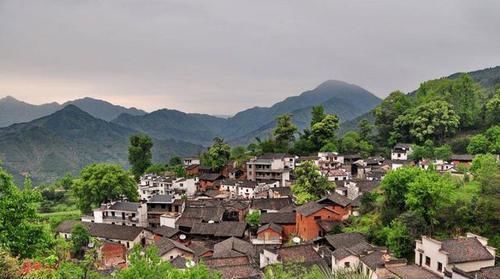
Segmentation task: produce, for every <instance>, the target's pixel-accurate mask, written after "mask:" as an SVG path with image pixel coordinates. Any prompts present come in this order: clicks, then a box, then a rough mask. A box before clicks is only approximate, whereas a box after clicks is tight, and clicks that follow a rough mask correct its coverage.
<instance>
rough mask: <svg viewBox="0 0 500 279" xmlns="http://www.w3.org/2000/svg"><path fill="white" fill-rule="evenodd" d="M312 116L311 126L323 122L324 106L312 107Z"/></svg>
mask: <svg viewBox="0 0 500 279" xmlns="http://www.w3.org/2000/svg"><path fill="white" fill-rule="evenodd" d="M311 115H312V117H311V125H310V126H311V127H312V126H314V124H316V123H319V122H321V121H322V120H323V119H324V118H325V116H326V114H325V109H324V108H323V106H315V107H312V110H311Z"/></svg>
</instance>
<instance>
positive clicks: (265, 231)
mask: <svg viewBox="0 0 500 279" xmlns="http://www.w3.org/2000/svg"><path fill="white" fill-rule="evenodd" d="M282 235H283V227H282V226H280V225H278V224H275V223H267V224H265V225H262V226H260V227H259V229H258V230H257V237H255V238H252V239H251V241H252V244H254V245H281V243H282V240H283V236H282Z"/></svg>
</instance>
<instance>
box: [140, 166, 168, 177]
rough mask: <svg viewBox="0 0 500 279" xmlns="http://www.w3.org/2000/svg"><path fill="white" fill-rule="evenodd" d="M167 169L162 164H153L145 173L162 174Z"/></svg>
mask: <svg viewBox="0 0 500 279" xmlns="http://www.w3.org/2000/svg"><path fill="white" fill-rule="evenodd" d="M166 170H167V167H166V166H165V165H162V164H152V165H150V166H149V167H148V168H147V169H146V170H145V171H144V173H153V174H156V175H159V174H162V173H164V172H165V171H166Z"/></svg>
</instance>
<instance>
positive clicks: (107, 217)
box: [82, 201, 148, 227]
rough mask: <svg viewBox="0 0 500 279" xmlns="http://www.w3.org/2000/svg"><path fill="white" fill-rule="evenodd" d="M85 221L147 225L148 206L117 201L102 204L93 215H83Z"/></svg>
mask: <svg viewBox="0 0 500 279" xmlns="http://www.w3.org/2000/svg"><path fill="white" fill-rule="evenodd" d="M82 221H83V222H92V223H99V224H111V225H115V224H116V225H125V226H133V227H136V226H137V227H147V225H148V223H147V208H146V205H145V204H142V203H137V202H128V201H116V202H111V203H107V204H102V205H101V207H99V208H97V209H94V212H93V216H83V217H82Z"/></svg>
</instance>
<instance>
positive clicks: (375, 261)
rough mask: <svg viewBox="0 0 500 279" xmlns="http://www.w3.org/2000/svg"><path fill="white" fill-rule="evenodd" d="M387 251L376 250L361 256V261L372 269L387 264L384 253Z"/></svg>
mask: <svg viewBox="0 0 500 279" xmlns="http://www.w3.org/2000/svg"><path fill="white" fill-rule="evenodd" d="M385 254H386V253H384V252H382V251H375V252H373V253H370V254H368V255H365V256H362V257H360V260H361V262H363V263H364V264H366V265H367V266H368V267H369V268H370V269H371V270H375V269H377V267H382V266H384V264H385V260H384V255H385Z"/></svg>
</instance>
